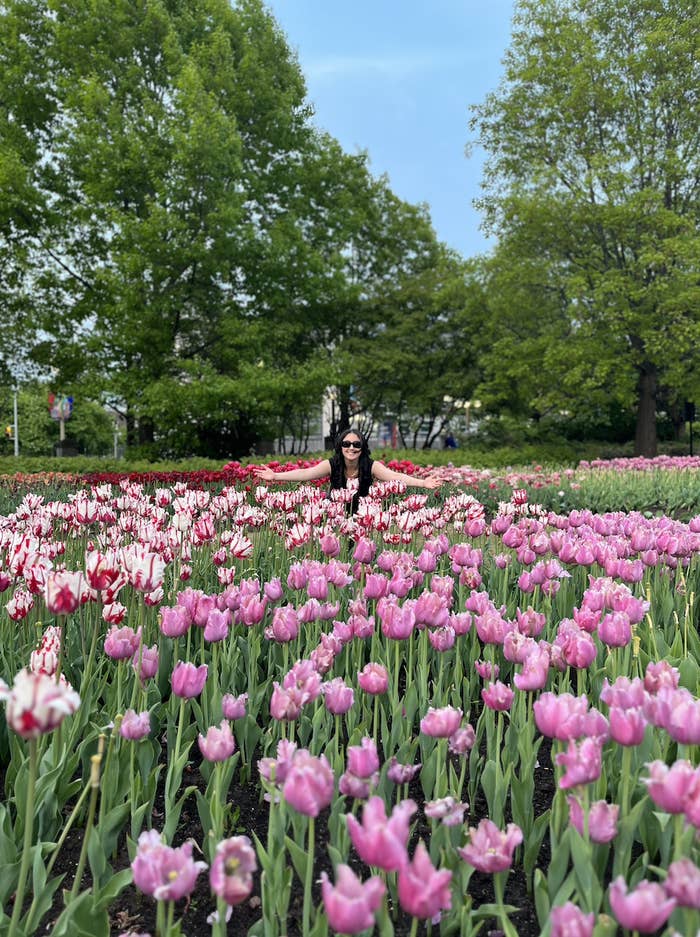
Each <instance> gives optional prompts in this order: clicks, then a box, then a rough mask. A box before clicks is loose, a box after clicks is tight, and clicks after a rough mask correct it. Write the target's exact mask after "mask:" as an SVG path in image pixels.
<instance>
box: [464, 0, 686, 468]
mask: <svg viewBox="0 0 700 937" xmlns="http://www.w3.org/2000/svg"><path fill="white" fill-rule="evenodd" d="M699 27H700V13H699V12H698V7H697V4H696V3H694V2H691V0H673V2H671V3H668V2H666V0H649V2H647V3H644V4H641V5H640V4H639V3H636V2H633V0H625V2H622V3H620V2H618V0H567V2H564V3H559V2H558V0H545V2H540V0H521V2H520V3H519V4H518V7H517V9H516V17H515V21H514V32H513V39H512V43H511V47H510V49H509V50H508V53H507V55H506V59H505V77H504V81H503V83H502V85H501V87H500V88H499V89H498V90H497V91H496V92H494V93H492V94H490V95H489V96H488V97H487V98H486V101H485V102H484V104H483V105H481V106H479V107H477V108H475V116H474V121H473V127H474V129H476V130H477V132H478V134H479V140H480V142H481V144H482V145H483V146H485V147H486V149H487V150H488V152H489V154H490V158H489V164H488V168H487V173H486V195H485V198H484V199H483V202H482V208H483V209H484V211H485V213H486V220H487V224H488V227H489V229H490V230H491V231H492V232H493V233H497V234H498V235H499V245H498V248H497V250H496V251H495V254H494V257H493V260H492V261H490V262H489V264H488V265H487V273H488V276H489V277H490V282H489V290H488V306H489V309H488V312H487V313H486V318H487V320H488V321H489V322H490V323H491V324H492V326H493V329H494V334H493V335H492V336H490V339H491V340H490V341H489V342H488V343H487V344H486V345H485V346H484V361H483V366H484V381H483V385H482V387H481V388H480V393H482V398H483V399H484V401H485V402H486V404H487V406H489V407H490V408H491V409H494V410H496V411H497V410H498V409H499V408H501V407H503V406H509V407H511V408H513V409H516V410H519V412H521V413H529V414H530V415H536V414H538V415H542V414H544V413H548V412H556V411H558V410H567V411H569V412H574V413H576V414H584V413H587V412H591V411H593V412H595V411H596V410H599V409H600V408H605V407H606V406H607V405H608V404H609V403H610V402H613V403H614V404H615V405H617V406H619V407H623V408H625V409H627V410H629V411H633V412H636V420H637V423H636V447H637V450H638V451H639V452H642V453H644V454H652V453H653V452H654V451H655V448H656V411H657V409H661V407H660V406H659V404H660V403H661V402H662V401H663V402H664V403H666V404H670V405H673V404H674V403H678V402H681V401H682V400H683V399H693V396H694V395H695V394H696V393H697V391H698V383H697V377H696V375H697V373H698V367H697V365H698V360H697V353H698V352H697V350H698V347H700V346H699V344H698V338H700V315H699V313H698V310H699V309H700V292H699V288H698V282H697V266H698V261H699V260H700V243H699V242H698V239H697V236H696V231H697V222H698V217H699V215H700V184H699V183H698V179H699V178H700V162H699V160H700V155H699V154H700V129H699V127H700V125H699V124H698V121H697V108H696V103H695V100H694V98H693V96H692V95H691V94H689V89H690V88H695V87H697V84H698V80H700V65H699V64H698V63H699V62H700V57H699V56H698V54H697V53H698V35H700V30H699ZM662 50H663V51H662Z"/></svg>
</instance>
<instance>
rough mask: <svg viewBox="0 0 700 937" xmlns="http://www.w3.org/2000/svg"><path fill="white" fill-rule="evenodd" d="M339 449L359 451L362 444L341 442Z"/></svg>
mask: <svg viewBox="0 0 700 937" xmlns="http://www.w3.org/2000/svg"><path fill="white" fill-rule="evenodd" d="M340 447H341V449H361V448H362V443H361V442H341V444H340Z"/></svg>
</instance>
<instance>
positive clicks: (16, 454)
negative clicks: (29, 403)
mask: <svg viewBox="0 0 700 937" xmlns="http://www.w3.org/2000/svg"><path fill="white" fill-rule="evenodd" d="M12 392H13V399H12V410H13V415H14V418H15V432H14V436H15V458H17V457H18V456H19V428H18V425H17V388H16V387H14V388H13V389H12Z"/></svg>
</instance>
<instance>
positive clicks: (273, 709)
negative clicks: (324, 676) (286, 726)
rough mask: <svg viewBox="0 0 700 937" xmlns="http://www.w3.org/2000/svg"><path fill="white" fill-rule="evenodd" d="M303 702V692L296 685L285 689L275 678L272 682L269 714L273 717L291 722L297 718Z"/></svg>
mask: <svg viewBox="0 0 700 937" xmlns="http://www.w3.org/2000/svg"><path fill="white" fill-rule="evenodd" d="M304 702H305V700H304V694H303V693H302V692H301V691H300V690H298V689H296V687H294V688H292V689H290V690H287V689H285V687H282V686H280V685H279V683H278V682H277V681H276V680H275V681H274V683H273V684H272V696H271V697H270V715H271V716H272V718H273V719H279V720H283V721H285V722H293V721H294V720H295V719H298V718H299V714H300V713H301V707H302V706H303V705H304Z"/></svg>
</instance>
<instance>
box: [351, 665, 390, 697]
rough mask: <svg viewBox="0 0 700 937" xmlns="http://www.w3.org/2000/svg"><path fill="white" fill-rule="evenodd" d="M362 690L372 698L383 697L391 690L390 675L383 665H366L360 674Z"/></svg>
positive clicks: (358, 680) (358, 676) (359, 680)
mask: <svg viewBox="0 0 700 937" xmlns="http://www.w3.org/2000/svg"><path fill="white" fill-rule="evenodd" d="M357 682H358V683H359V685H360V688H361V689H362V690H364V691H365V693H369V694H371V695H372V696H381V695H382V693H386V691H387V689H388V688H389V674H388V673H387V670H386V667H382V665H381V664H366V665H365V667H364V668H363V669H362V670H361V671H360V673H358V675H357Z"/></svg>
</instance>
